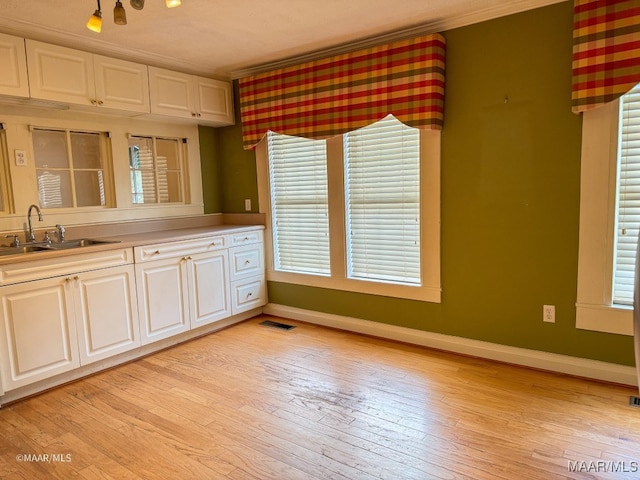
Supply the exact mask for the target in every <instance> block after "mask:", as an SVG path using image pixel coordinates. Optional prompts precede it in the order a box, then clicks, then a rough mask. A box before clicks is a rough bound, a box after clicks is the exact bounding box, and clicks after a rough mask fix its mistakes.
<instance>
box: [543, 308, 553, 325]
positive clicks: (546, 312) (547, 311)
mask: <svg viewBox="0 0 640 480" xmlns="http://www.w3.org/2000/svg"><path fill="white" fill-rule="evenodd" d="M542 321H543V322H547V323H556V306H555V305H543V306H542Z"/></svg>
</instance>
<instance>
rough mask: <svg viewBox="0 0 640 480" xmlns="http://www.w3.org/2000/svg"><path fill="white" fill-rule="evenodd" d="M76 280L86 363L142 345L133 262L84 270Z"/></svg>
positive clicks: (82, 358)
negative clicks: (120, 265) (92, 270)
mask: <svg viewBox="0 0 640 480" xmlns="http://www.w3.org/2000/svg"><path fill="white" fill-rule="evenodd" d="M73 284H74V289H73V293H74V296H73V297H74V302H75V311H76V319H77V320H76V322H77V328H78V343H79V351H80V363H81V364H82V365H87V364H89V363H92V362H95V361H98V360H102V359H105V358H108V357H111V356H113V355H116V354H118V353H123V352H126V351H128V350H131V349H132V348H135V347H138V346H140V327H139V323H138V310H137V306H136V292H135V277H134V269H133V265H124V266H122V267H112V268H107V269H104V270H97V271H95V272H85V273H81V274H79V275H77V276H75V277H74V278H73Z"/></svg>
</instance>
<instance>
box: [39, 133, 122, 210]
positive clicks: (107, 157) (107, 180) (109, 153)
mask: <svg viewBox="0 0 640 480" xmlns="http://www.w3.org/2000/svg"><path fill="white" fill-rule="evenodd" d="M36 130H47V131H57V132H64V134H65V142H66V144H67V145H66V147H67V154H68V155H70V152H71V150H72V147H71V143H70V141H71V134H72V133H80V134H95V135H98V138H99V148H100V159H101V162H102V169H101V170H102V172H103V179H102V182H103V189H104V205H88V206H78V198H77V189H76V188H75V182H76V180H75V176H74V173H75V172H76V171H87V169H82V168H78V169H76V168H75V166H74V162H73V158H71V157H68V160H69V166H68V168H67V169H66V170H68V171H69V179H70V187H71V200H72V205H71V206H67V207H42V206H41V208H42V210H43V211H46V212H60V213H66V212H85V211H93V210H105V209H113V208H115V206H116V205H115V185H114V181H115V180H114V174H113V147H112V144H111V133H110V132H108V131H100V130H92V129H83V128H69V127H62V126H54V127H52V126H41V125H29V133H30V146H31V153H32V158H33V159H34V160H33V163H34V166H33V168H34V174H35V176H36V179H37V171H38V167H36V165H35V153H34V152H35V149H34V139H33V132H34V131H36Z"/></svg>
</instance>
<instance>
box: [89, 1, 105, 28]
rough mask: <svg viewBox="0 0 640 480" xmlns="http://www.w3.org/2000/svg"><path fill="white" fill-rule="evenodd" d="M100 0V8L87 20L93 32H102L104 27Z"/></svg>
mask: <svg viewBox="0 0 640 480" xmlns="http://www.w3.org/2000/svg"><path fill="white" fill-rule="evenodd" d="M97 1H98V8H97V10H96V11H95V12H93V15H91V16H90V17H89V21H88V22H87V28H88V29H89V30H91V31H93V32H96V33H100V30H101V29H102V10H101V9H100V0H97Z"/></svg>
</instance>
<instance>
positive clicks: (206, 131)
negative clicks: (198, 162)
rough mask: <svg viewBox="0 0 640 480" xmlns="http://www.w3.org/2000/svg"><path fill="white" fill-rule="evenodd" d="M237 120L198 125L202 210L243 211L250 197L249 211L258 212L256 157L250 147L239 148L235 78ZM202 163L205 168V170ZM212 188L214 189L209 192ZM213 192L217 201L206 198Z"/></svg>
mask: <svg viewBox="0 0 640 480" xmlns="http://www.w3.org/2000/svg"><path fill="white" fill-rule="evenodd" d="M233 93H234V95H233V98H234V100H235V105H234V109H235V113H236V123H235V125H233V126H230V127H224V128H211V127H203V126H200V127H198V134H199V136H200V152H201V155H202V152H203V147H204V150H205V151H206V153H207V157H206V159H205V157H204V156H203V157H202V169H203V170H202V186H203V192H204V198H205V213H219V212H224V213H246V212H245V209H244V201H245V199H247V198H248V199H250V200H251V212H250V213H257V212H258V184H257V175H256V158H255V154H254V153H253V151H252V150H243V148H242V128H241V125H240V105H239V103H238V98H239V97H240V95H239V94H238V83H237V82H234V92H233ZM211 145H215V148H214V149H209V146H211ZM205 163H208V164H209V165H207V166H206V167H207V169H208V171H207V172H206V173H205ZM211 192H215V193H211ZM210 195H212V196H214V197H217V198H218V199H219V201H218V202H214V201H212V200H209V196H210Z"/></svg>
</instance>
